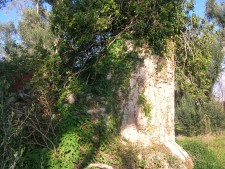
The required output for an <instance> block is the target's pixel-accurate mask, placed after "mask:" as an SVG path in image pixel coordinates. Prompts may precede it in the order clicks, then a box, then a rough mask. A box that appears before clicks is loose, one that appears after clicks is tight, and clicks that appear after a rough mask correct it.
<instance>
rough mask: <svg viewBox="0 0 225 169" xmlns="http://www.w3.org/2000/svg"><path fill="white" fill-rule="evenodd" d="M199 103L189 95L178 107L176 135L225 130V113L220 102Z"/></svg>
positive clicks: (183, 98)
mask: <svg viewBox="0 0 225 169" xmlns="http://www.w3.org/2000/svg"><path fill="white" fill-rule="evenodd" d="M196 103H197V102H196V101H195V100H194V99H192V98H191V96H189V95H185V96H183V97H182V98H181V100H180V101H179V103H178V104H177V106H176V134H183V135H186V136H191V135H199V134H207V133H212V132H217V131H220V130H221V129H222V128H224V120H225V113H224V111H223V110H222V108H221V106H220V105H219V103H218V102H216V101H213V100H209V101H208V102H203V103H201V104H200V103H199V104H196Z"/></svg>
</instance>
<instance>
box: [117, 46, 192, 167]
mask: <svg viewBox="0 0 225 169" xmlns="http://www.w3.org/2000/svg"><path fill="white" fill-rule="evenodd" d="M127 46H128V49H129V50H130V51H132V50H134V47H133V44H132V43H129V42H127ZM169 48H170V50H169V52H168V53H167V57H159V56H156V55H152V53H151V51H150V50H149V48H148V47H147V46H146V47H143V48H139V49H136V50H138V51H137V52H138V53H139V57H140V58H142V59H143V60H144V62H143V63H140V64H138V65H137V66H136V70H135V71H134V72H133V73H132V76H131V79H130V94H129V96H128V97H127V99H125V100H124V101H123V103H122V104H121V111H122V112H123V113H124V115H123V121H122V126H121V135H122V136H123V137H125V138H126V139H127V140H129V141H130V142H132V143H139V144H140V143H142V145H143V146H149V145H155V144H158V145H164V146H165V147H167V148H168V149H169V150H170V151H171V153H172V154H173V155H176V156H177V157H178V158H179V159H181V160H182V161H183V162H184V163H185V164H186V166H187V168H192V161H191V158H190V157H189V155H188V154H187V153H186V152H185V151H184V150H183V149H182V148H181V147H180V146H179V145H178V144H177V143H176V142H175V132H174V113H175V108H174V107H175V106H174V98H175V95H174V91H175V81H174V77H175V72H174V69H175V62H174V52H173V48H174V47H173V43H172V42H171V43H170V46H169Z"/></svg>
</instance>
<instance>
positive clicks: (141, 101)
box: [138, 93, 152, 117]
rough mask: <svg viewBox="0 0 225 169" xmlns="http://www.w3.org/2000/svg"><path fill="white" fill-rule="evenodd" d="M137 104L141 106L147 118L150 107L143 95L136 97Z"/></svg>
mask: <svg viewBox="0 0 225 169" xmlns="http://www.w3.org/2000/svg"><path fill="white" fill-rule="evenodd" d="M138 104H140V105H143V107H144V112H145V116H147V117H149V116H150V112H151V108H152V107H151V105H150V104H149V103H148V102H147V99H146V97H145V95H144V93H142V94H140V95H139V97H138Z"/></svg>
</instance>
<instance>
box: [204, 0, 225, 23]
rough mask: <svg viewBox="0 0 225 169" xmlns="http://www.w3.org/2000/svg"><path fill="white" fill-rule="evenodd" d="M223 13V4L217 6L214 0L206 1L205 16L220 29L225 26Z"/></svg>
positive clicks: (224, 6) (224, 8)
mask: <svg viewBox="0 0 225 169" xmlns="http://www.w3.org/2000/svg"><path fill="white" fill-rule="evenodd" d="M224 11H225V3H224V2H223V3H220V4H218V3H217V2H216V1H215V0H207V3H206V16H207V17H208V18H209V19H211V20H215V21H216V22H217V23H218V24H219V25H220V26H222V27H224V26H225V18H224Z"/></svg>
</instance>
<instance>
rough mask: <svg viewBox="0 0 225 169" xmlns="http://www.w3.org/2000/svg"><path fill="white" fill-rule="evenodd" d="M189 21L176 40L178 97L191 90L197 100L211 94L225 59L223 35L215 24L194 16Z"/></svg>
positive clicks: (190, 92)
mask: <svg viewBox="0 0 225 169" xmlns="http://www.w3.org/2000/svg"><path fill="white" fill-rule="evenodd" d="M188 19H189V20H187V21H186V28H184V31H183V32H182V33H181V36H180V37H179V38H178V39H177V40H176V41H177V43H176V55H177V60H176V64H177V66H176V82H177V96H178V98H180V96H182V95H184V94H185V93H189V94H190V95H191V96H192V97H193V98H195V99H196V100H203V101H204V100H205V99H208V98H209V97H210V94H211V91H212V87H213V84H214V82H215V81H216V79H217V77H218V75H219V73H220V72H221V70H222V69H221V63H222V60H223V53H222V46H221V34H220V32H215V31H214V30H213V25H210V24H209V23H207V22H206V21H205V20H204V19H201V18H199V17H197V16H195V15H193V16H190V17H189V18H188Z"/></svg>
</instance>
